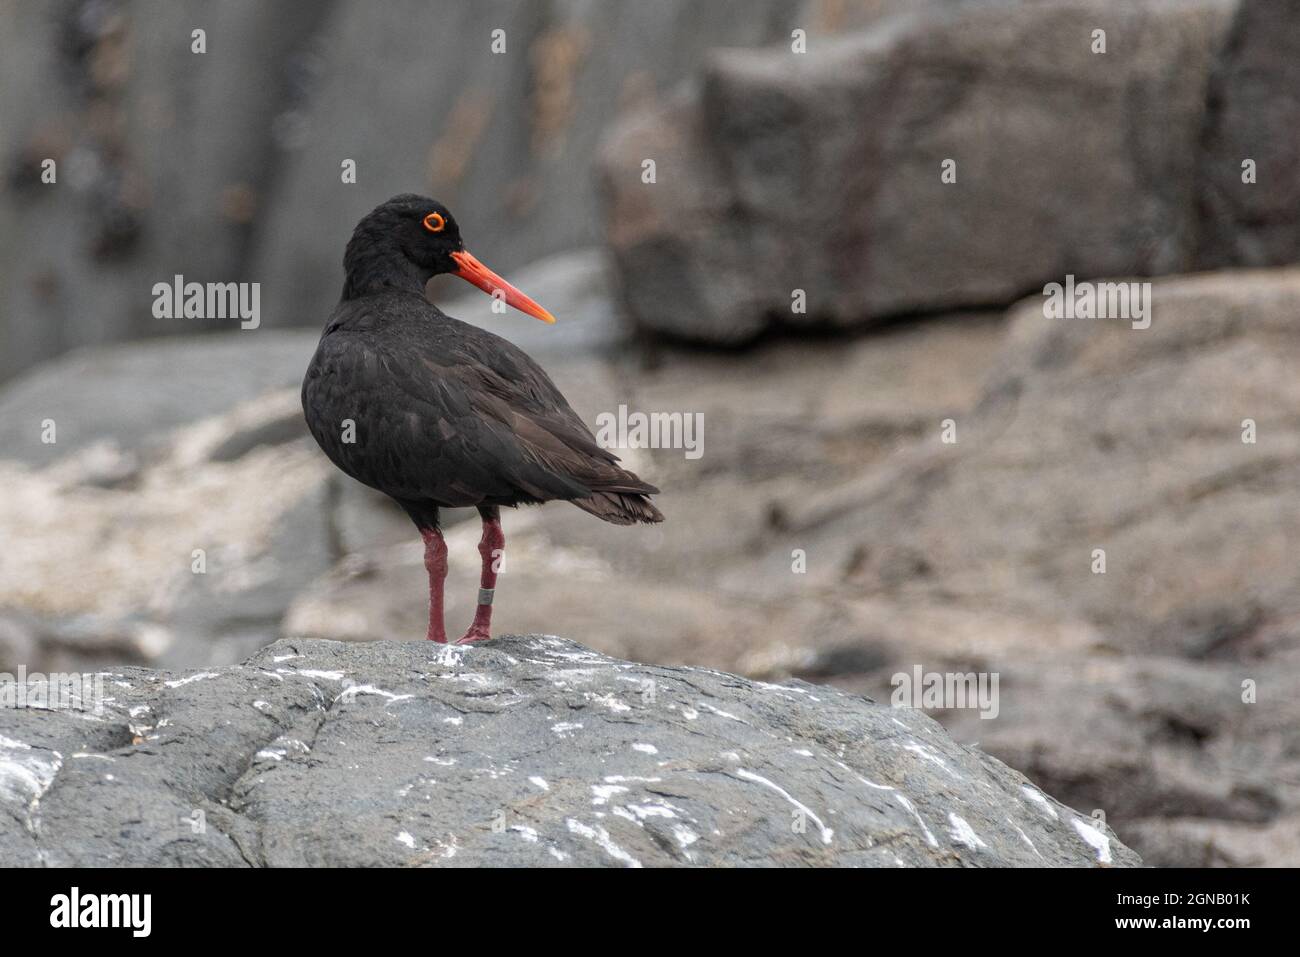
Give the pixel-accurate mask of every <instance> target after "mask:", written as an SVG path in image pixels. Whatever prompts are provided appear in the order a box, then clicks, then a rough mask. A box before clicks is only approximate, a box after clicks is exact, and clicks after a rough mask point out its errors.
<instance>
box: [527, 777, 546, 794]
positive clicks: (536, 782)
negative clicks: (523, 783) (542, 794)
mask: <svg viewBox="0 0 1300 957" xmlns="http://www.w3.org/2000/svg"><path fill="white" fill-rule="evenodd" d="M528 783H529V784H531V785H532V786H533V787H535V788H538V789H539V790H542V791H549V790H550V789H551V786H550V785H549V784H547V783H546V778H540V777H538V776H537V775H535V774H534V775H533V776H532V777H530V778H529V779H528Z"/></svg>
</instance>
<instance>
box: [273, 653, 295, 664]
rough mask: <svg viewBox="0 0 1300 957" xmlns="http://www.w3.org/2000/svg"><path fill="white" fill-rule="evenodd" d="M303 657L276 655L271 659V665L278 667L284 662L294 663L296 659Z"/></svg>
mask: <svg viewBox="0 0 1300 957" xmlns="http://www.w3.org/2000/svg"><path fill="white" fill-rule="evenodd" d="M301 657H302V655H275V656H273V657H272V658H271V663H272V664H276V665H278V664H279V663H280V662H282V661H292V660H293V659H294V658H301Z"/></svg>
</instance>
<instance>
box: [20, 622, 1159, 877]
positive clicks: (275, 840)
mask: <svg viewBox="0 0 1300 957" xmlns="http://www.w3.org/2000/svg"><path fill="white" fill-rule="evenodd" d="M106 677H107V679H108V684H107V696H108V700H107V701H106V702H105V703H104V708H103V713H102V714H101V715H95V714H93V713H83V712H71V711H56V710H40V711H37V710H27V709H23V710H14V709H6V710H0V857H3V859H4V861H5V862H6V863H8V864H14V865H32V866H36V865H46V866H62V865H81V866H122V865H159V864H164V865H166V864H171V865H206V866H211V865H228V866H246V865H253V866H276V865H348V866H365V865H390V866H418V865H452V866H467V867H473V866H493V865H551V866H554V865H571V866H615V867H623V866H625V867H638V866H656V865H658V866H667V865H693V864H694V865H815V864H821V865H828V864H829V865H866V866H882V867H892V866H901V865H911V866H962V865H965V866H992V865H1039V866H1041V865H1054V866H1096V865H1098V864H1102V865H1107V864H1113V865H1136V864H1138V863H1140V862H1139V860H1138V857H1137V855H1136V854H1134V853H1133V852H1132V851H1130V850H1129V849H1128V848H1126V847H1124V846H1123V845H1122V844H1121V843H1120V842H1119V841H1118V840H1116V839H1115V838H1114V836H1113V835H1112V834H1111V833H1110V832H1109V831H1108V830H1107V829H1106V828H1105V827H1104V825H1102V826H1098V825H1096V824H1095V823H1094V822H1093V821H1091V820H1090V819H1089V818H1086V817H1082V816H1080V815H1079V814H1077V813H1076V812H1074V811H1072V810H1070V809H1069V808H1066V807H1064V806H1063V805H1061V804H1059V803H1058V802H1056V801H1054V800H1052V799H1051V798H1049V797H1047V796H1046V795H1044V794H1043V793H1042V792H1040V791H1039V790H1038V789H1037V788H1035V787H1034V786H1033V785H1032V784H1030V783H1029V782H1027V781H1026V780H1025V778H1023V777H1022V776H1021V775H1019V774H1017V773H1016V772H1014V771H1012V770H1010V769H1009V768H1007V767H1005V766H1003V765H1002V764H1000V763H999V762H998V761H996V760H994V759H992V758H990V757H988V756H987V755H985V754H983V753H982V752H980V751H979V750H977V749H974V748H968V747H963V746H961V745H958V744H956V743H955V742H954V741H952V739H951V738H949V737H948V735H947V734H946V732H944V731H943V729H942V728H941V727H940V726H939V725H938V724H936V723H935V722H934V721H932V720H931V719H929V718H927V717H925V716H924V715H923V714H921V713H920V712H916V711H909V710H904V709H893V708H889V707H885V706H882V705H878V704H874V703H872V702H870V701H868V700H865V699H862V698H858V697H855V696H852V695H849V694H846V693H844V692H841V691H837V690H835V689H832V688H823V687H817V686H813V685H808V684H804V683H801V682H795V683H791V684H788V685H775V684H764V683H756V682H752V681H748V680H746V679H744V678H739V677H736V676H734V675H728V674H722V673H719V672H714V671H706V670H702V669H686V668H659V667H652V666H649V665H641V664H632V663H629V662H624V661H618V660H616V659H612V658H608V657H606V656H604V655H600V654H597V653H595V652H592V651H589V650H587V649H586V648H583V647H582V646H580V645H577V644H574V643H573V642H569V641H564V640H562V639H558V638H552V637H545V636H536V635H530V636H524V637H506V638H502V639H498V640H495V641H493V642H491V643H489V644H486V645H482V646H478V647H470V648H459V647H454V646H453V647H439V646H434V645H430V644H427V643H423V642H418V643H416V642H405V643H386V642H385V643H371V644H365V645H358V644H346V643H337V642H328V641H320V640H289V641H281V642H278V643H276V644H274V645H272V646H270V647H268V648H266V649H264V650H262V651H261V652H259V653H258V654H257V655H256V656H255V657H254V658H252V659H251V660H250V661H248V662H247V663H245V664H243V665H240V666H233V667H226V668H220V669H214V670H211V671H201V672H195V673H190V674H166V673H158V672H154V671H146V670H143V669H135V668H125V669H120V670H118V671H115V672H113V673H112V674H111V675H108V676H106Z"/></svg>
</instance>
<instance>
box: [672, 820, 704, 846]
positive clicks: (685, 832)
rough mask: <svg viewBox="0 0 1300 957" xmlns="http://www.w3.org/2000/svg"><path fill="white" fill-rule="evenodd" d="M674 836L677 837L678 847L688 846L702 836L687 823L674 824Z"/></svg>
mask: <svg viewBox="0 0 1300 957" xmlns="http://www.w3.org/2000/svg"><path fill="white" fill-rule="evenodd" d="M673 837H674V838H676V839H677V845H678V847H682V848H687V847H690V846H691V845H692V844H694V843H695V842H696V841H698V840H699V839H700V836H699V835H698V834H696V833H695V832H694V831H692V830H691V829H690V828H689V827H687V826H686V825H685V824H674V825H673Z"/></svg>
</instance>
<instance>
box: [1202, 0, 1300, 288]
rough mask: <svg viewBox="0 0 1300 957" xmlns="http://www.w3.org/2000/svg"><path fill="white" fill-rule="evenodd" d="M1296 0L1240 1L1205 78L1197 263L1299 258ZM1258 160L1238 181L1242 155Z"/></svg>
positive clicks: (1299, 29)
mask: <svg viewBox="0 0 1300 957" xmlns="http://www.w3.org/2000/svg"><path fill="white" fill-rule="evenodd" d="M1297 24H1300V0H1242V3H1241V7H1240V9H1239V10H1238V13H1237V16H1236V19H1235V20H1234V21H1233V25H1232V29H1231V31H1230V32H1229V34H1228V38H1227V43H1226V46H1225V48H1224V50H1223V52H1222V53H1220V55H1219V57H1218V59H1217V61H1216V63H1215V68H1214V73H1213V75H1212V77H1211V82H1210V88H1209V100H1208V110H1207V113H1208V122H1207V130H1206V135H1205V143H1204V149H1203V152H1202V154H1201V158H1200V181H1201V191H1200V202H1201V204H1202V223H1201V236H1200V250H1199V259H1200V262H1201V264H1202V265H1203V266H1217V265H1240V266H1275V265H1284V264H1287V263H1294V262H1297V261H1300V137H1298V136H1293V135H1278V131H1279V130H1295V129H1297V128H1300V26H1297ZM1247 160H1251V161H1253V163H1254V165H1255V169H1254V175H1253V176H1252V177H1251V179H1252V182H1250V183H1246V182H1243V177H1244V176H1245V170H1243V163H1245V162H1246V161H1247Z"/></svg>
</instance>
